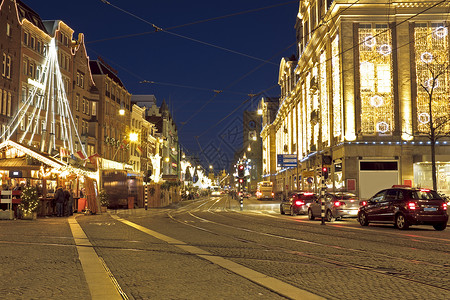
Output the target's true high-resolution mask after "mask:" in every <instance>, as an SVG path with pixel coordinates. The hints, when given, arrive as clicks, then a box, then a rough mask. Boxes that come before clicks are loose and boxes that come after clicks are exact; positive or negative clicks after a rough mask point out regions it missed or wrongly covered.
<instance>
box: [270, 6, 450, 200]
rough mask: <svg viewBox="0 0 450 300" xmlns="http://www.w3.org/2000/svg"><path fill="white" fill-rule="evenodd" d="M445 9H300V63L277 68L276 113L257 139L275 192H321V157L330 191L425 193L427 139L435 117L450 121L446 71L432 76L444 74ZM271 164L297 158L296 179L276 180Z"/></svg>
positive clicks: (441, 169) (288, 174)
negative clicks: (326, 161)
mask: <svg viewBox="0 0 450 300" xmlns="http://www.w3.org/2000/svg"><path fill="white" fill-rule="evenodd" d="M448 5H449V4H447V3H444V4H442V5H436V3H435V2H426V3H424V2H423V1H400V2H393V3H391V4H390V5H388V4H387V3H385V2H382V1H364V2H361V3H360V2H348V1H318V0H316V1H314V0H313V1H300V5H299V12H298V18H297V22H296V24H295V28H296V36H297V44H298V53H297V55H296V57H292V58H289V59H287V58H283V59H282V60H281V63H280V72H279V85H280V87H281V97H280V100H279V110H278V112H277V115H276V118H275V120H274V121H273V122H272V123H271V124H270V125H267V126H265V127H264V128H263V131H262V133H261V136H262V138H263V147H266V148H267V147H274V148H275V151H273V148H271V149H270V150H264V148H263V151H265V152H264V154H263V155H265V157H266V158H265V161H266V162H265V164H263V170H264V172H265V175H266V176H267V175H274V176H275V177H276V183H277V184H276V187H277V189H278V191H283V192H287V191H289V190H293V189H296V188H298V189H305V190H316V191H317V190H318V189H319V185H320V171H319V170H320V166H321V165H322V156H323V155H330V156H331V157H332V165H331V166H330V167H331V168H330V169H331V176H330V178H329V179H328V180H327V181H326V185H327V188H328V189H329V190H332V189H334V190H348V191H352V192H355V193H357V194H358V195H359V196H360V197H362V198H367V197H370V196H372V195H373V194H374V193H375V192H376V191H378V190H380V189H382V188H384V187H389V186H391V185H393V184H406V185H413V186H416V185H419V186H424V187H430V180H429V178H430V176H431V172H430V170H429V169H430V163H429V161H430V156H431V150H430V147H429V146H428V145H429V143H428V141H429V140H428V139H427V137H426V135H425V134H424V131H425V130H426V129H427V126H428V122H430V119H431V117H434V120H436V119H437V118H439V117H441V116H448V115H449V114H450V104H449V102H448V99H449V85H448V79H449V78H448V77H449V74H448V71H447V72H444V73H443V74H442V75H441V76H440V77H439V78H437V79H436V78H435V80H433V77H432V75H431V71H433V70H437V69H439V67H440V66H441V67H442V66H444V67H445V66H447V67H448V64H449V47H448V43H449V37H448V27H447V23H446V20H447V17H448V8H449V7H448ZM424 10H426V13H421V12H422V11H424ZM426 89H428V90H430V89H433V102H432V103H433V108H432V110H431V114H430V112H429V111H428V110H427V105H428V100H429V98H428V93H427V92H426ZM263 126H264V125H263ZM444 128H445V130H446V131H447V132H448V131H449V129H450V123H447V124H446V125H444ZM270 130H273V131H274V132H273V134H274V137H271V135H270V134H269V133H270ZM272 139H275V142H273V141H272ZM448 142H449V140H448V138H447V139H445V138H444V139H441V140H439V142H438V143H437V145H436V160H437V161H438V169H437V172H438V189H439V190H442V191H444V192H446V193H449V192H450V155H449V154H448V153H450V148H449V145H448ZM268 153H270V157H271V158H270V159H269V158H268ZM277 154H297V155H298V169H297V168H291V169H287V170H284V169H281V168H277V169H276V172H273V168H271V165H270V164H269V162H270V161H272V160H273V155H275V156H276V155H277ZM297 175H298V176H297ZM297 182H298V187H297V186H296V184H297Z"/></svg>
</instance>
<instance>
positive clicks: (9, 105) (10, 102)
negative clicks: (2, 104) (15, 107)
mask: <svg viewBox="0 0 450 300" xmlns="http://www.w3.org/2000/svg"><path fill="white" fill-rule="evenodd" d="M11 104H12V94H11V92H9V93H8V107H7V109H8V111H7V113H6V115H7V116H8V117H11Z"/></svg>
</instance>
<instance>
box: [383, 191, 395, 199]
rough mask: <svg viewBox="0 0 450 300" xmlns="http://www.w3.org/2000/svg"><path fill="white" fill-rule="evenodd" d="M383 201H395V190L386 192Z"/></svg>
mask: <svg viewBox="0 0 450 300" xmlns="http://www.w3.org/2000/svg"><path fill="white" fill-rule="evenodd" d="M385 200H387V201H393V200H397V190H388V191H387V192H386V197H385Z"/></svg>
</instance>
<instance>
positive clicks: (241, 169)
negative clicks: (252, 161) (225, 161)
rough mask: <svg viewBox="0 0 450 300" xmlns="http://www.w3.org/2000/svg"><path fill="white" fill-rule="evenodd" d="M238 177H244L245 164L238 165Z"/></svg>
mask: <svg viewBox="0 0 450 300" xmlns="http://www.w3.org/2000/svg"><path fill="white" fill-rule="evenodd" d="M238 177H239V178H244V165H239V166H238Z"/></svg>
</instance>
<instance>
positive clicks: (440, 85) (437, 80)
mask: <svg viewBox="0 0 450 300" xmlns="http://www.w3.org/2000/svg"><path fill="white" fill-rule="evenodd" d="M425 65H426V69H427V70H428V73H429V75H430V77H429V78H428V79H426V80H424V81H422V82H421V83H420V86H421V87H422V89H423V91H424V92H425V95H426V99H427V101H426V106H427V107H426V113H422V114H420V115H419V123H420V124H419V126H418V134H420V135H425V136H426V137H427V138H428V139H429V141H430V150H431V173H432V174H431V175H432V180H433V189H434V190H437V172H436V142H437V141H438V139H440V138H442V137H444V136H450V101H449V90H450V89H449V81H448V77H449V69H450V65H449V63H439V61H438V60H437V58H434V59H433V63H431V61H430V62H427V63H425ZM442 97H444V101H442Z"/></svg>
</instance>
